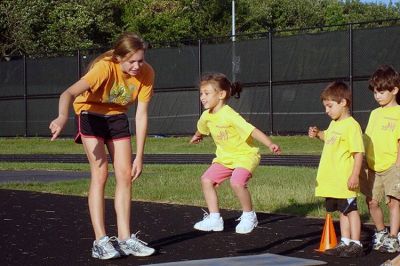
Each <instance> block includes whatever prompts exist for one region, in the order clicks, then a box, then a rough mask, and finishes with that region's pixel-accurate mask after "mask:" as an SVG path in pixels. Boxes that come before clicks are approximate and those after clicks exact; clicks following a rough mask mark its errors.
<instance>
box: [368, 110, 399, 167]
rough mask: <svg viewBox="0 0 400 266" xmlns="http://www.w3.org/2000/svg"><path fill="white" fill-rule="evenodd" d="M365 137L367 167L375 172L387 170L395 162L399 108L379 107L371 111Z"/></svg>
mask: <svg viewBox="0 0 400 266" xmlns="http://www.w3.org/2000/svg"><path fill="white" fill-rule="evenodd" d="M365 137H366V138H365V150H366V158H367V163H368V167H369V168H370V169H371V170H373V171H375V172H382V171H385V170H387V169H389V168H390V167H391V166H392V165H393V164H394V163H395V162H396V160H397V153H398V140H399V139H400V106H398V105H397V106H392V107H384V108H382V107H379V108H376V109H375V110H373V111H372V112H371V115H370V117H369V120H368V125H367V128H366V130H365Z"/></svg>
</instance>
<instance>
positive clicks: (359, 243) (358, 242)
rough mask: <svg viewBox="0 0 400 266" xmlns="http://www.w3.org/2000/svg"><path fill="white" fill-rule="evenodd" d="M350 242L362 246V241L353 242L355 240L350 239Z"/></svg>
mask: <svg viewBox="0 0 400 266" xmlns="http://www.w3.org/2000/svg"><path fill="white" fill-rule="evenodd" d="M350 242H354V243H356V244H357V245H359V246H362V244H361V242H360V240H353V239H350Z"/></svg>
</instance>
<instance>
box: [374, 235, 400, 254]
mask: <svg viewBox="0 0 400 266" xmlns="http://www.w3.org/2000/svg"><path fill="white" fill-rule="evenodd" d="M379 251H380V252H382V253H395V252H397V251H399V240H398V239H397V236H388V237H386V238H385V239H384V240H383V244H382V246H381V247H380V248H379Z"/></svg>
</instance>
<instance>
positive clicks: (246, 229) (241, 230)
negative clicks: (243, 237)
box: [236, 212, 258, 234]
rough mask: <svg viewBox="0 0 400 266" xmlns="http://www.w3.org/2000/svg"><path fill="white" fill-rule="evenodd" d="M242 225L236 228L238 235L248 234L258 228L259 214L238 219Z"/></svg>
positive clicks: (252, 213) (248, 214)
mask: <svg viewBox="0 0 400 266" xmlns="http://www.w3.org/2000/svg"><path fill="white" fill-rule="evenodd" d="M237 221H240V223H239V224H238V225H237V226H236V233H238V234H248V233H250V232H251V231H253V229H254V228H255V227H256V226H257V224H258V220H257V214H256V213H255V212H251V213H246V214H244V213H243V214H242V216H240V217H239V219H237Z"/></svg>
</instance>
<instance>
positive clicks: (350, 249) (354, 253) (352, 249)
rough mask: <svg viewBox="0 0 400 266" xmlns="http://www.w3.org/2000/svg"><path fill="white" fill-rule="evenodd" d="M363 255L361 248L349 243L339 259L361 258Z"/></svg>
mask: <svg viewBox="0 0 400 266" xmlns="http://www.w3.org/2000/svg"><path fill="white" fill-rule="evenodd" d="M362 254H363V247H362V245H359V244H357V243H355V242H350V244H349V245H348V246H347V248H346V249H345V250H343V251H342V253H340V255H339V256H340V257H342V258H354V257H361V256H362Z"/></svg>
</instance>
